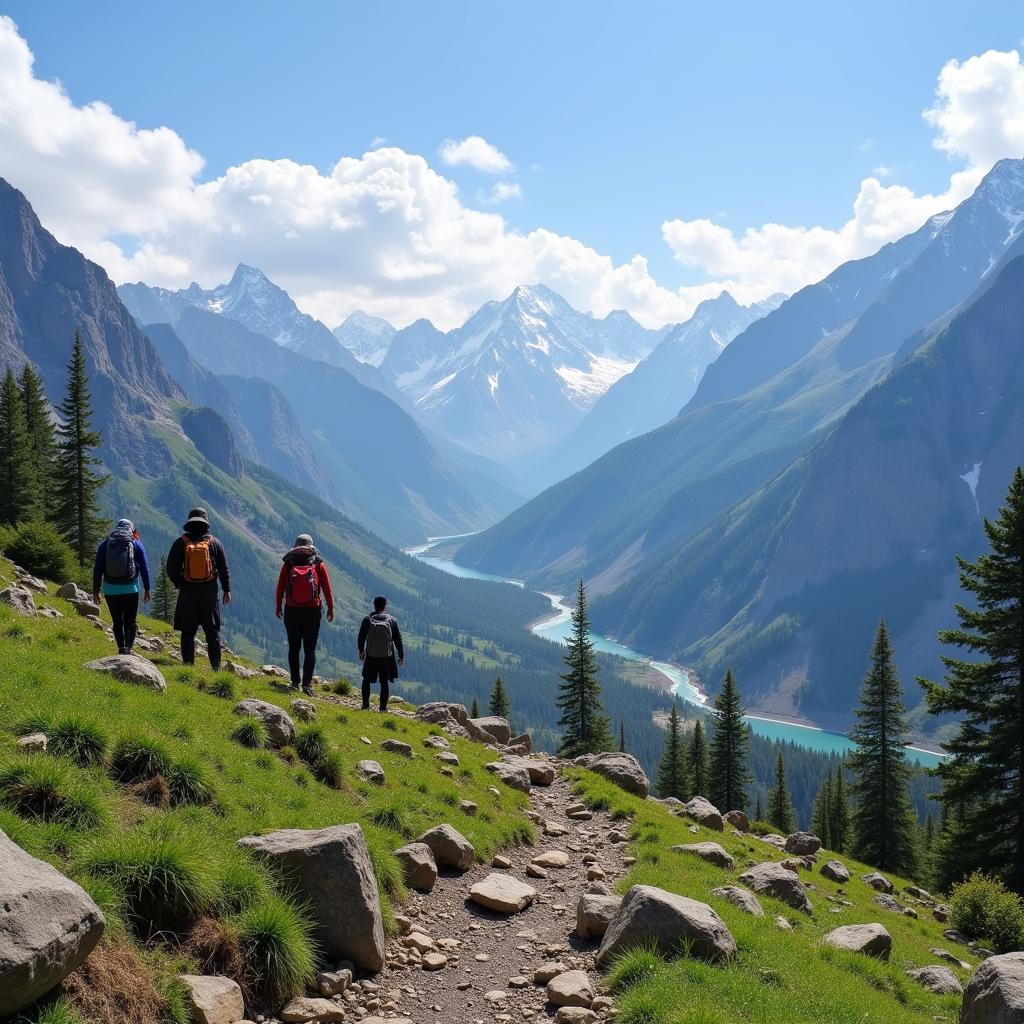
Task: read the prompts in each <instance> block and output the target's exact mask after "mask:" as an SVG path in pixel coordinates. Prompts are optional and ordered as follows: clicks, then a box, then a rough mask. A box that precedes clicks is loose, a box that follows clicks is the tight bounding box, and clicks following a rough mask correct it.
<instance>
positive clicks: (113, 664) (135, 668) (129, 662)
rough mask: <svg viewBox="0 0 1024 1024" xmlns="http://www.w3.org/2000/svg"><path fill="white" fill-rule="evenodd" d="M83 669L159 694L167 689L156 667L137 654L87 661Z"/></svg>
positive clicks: (116, 655)
mask: <svg viewBox="0 0 1024 1024" xmlns="http://www.w3.org/2000/svg"><path fill="white" fill-rule="evenodd" d="M84 667H85V668H87V669H90V670H91V671H93V672H105V673H106V674H107V675H108V676H113V677H114V678H115V679H119V680H120V681H121V682H122V683H135V684H136V685H138V686H148V687H149V689H151V690H156V691H158V692H159V693H163V692H164V691H165V690H166V689H167V681H166V680H165V679H164V677H163V675H161V673H160V670H159V669H158V668H157V667H156V665H154V664H153V662H151V661H147V660H146V659H145V658H140V657H139V656H138V655H137V654H112V655H110V656H108V657H106V658H98V659H97V660H96V661H87V662H86V663H85V665H84Z"/></svg>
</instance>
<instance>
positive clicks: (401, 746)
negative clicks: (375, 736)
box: [380, 740, 412, 757]
mask: <svg viewBox="0 0 1024 1024" xmlns="http://www.w3.org/2000/svg"><path fill="white" fill-rule="evenodd" d="M380 749H381V750H386V751H388V752H389V753H391V754H400V755H401V756H402V757H412V747H411V746H409V744H408V743H403V742H402V741H401V740H385V741H384V742H383V743H382V744H381V745H380Z"/></svg>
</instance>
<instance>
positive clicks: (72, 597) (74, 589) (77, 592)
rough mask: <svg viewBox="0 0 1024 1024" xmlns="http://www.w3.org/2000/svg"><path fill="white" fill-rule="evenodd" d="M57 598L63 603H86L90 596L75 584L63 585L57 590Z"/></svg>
mask: <svg viewBox="0 0 1024 1024" xmlns="http://www.w3.org/2000/svg"><path fill="white" fill-rule="evenodd" d="M57 596H58V597H62V598H63V599H64V600H65V601H88V600H89V599H90V598H91V597H92V594H90V593H89V592H88V591H86V590H83V589H82V588H81V587H80V586H79V585H78V584H77V583H65V584H64V585H63V586H62V587H58V588H57Z"/></svg>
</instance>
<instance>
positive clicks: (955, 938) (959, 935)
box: [942, 928, 971, 946]
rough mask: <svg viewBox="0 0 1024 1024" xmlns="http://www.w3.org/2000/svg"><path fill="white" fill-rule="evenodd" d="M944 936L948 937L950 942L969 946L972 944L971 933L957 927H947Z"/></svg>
mask: <svg viewBox="0 0 1024 1024" xmlns="http://www.w3.org/2000/svg"><path fill="white" fill-rule="evenodd" d="M942 937H943V938H944V939H948V940H949V941H950V942H957V943H959V944H960V945H961V946H969V945H970V944H971V938H970V936H969V935H964V933H963V932H961V931H957V930H956V928H947V929H946V930H945V931H944V932H943V933H942Z"/></svg>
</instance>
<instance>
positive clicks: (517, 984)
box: [508, 974, 530, 988]
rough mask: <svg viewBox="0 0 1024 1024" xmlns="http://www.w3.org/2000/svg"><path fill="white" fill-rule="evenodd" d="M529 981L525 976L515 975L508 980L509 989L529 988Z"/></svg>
mask: <svg viewBox="0 0 1024 1024" xmlns="http://www.w3.org/2000/svg"><path fill="white" fill-rule="evenodd" d="M529 986H530V979H529V978H528V977H527V976H526V975H525V974H517V975H516V976H515V977H514V978H509V979H508V987H509V988H529Z"/></svg>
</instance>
